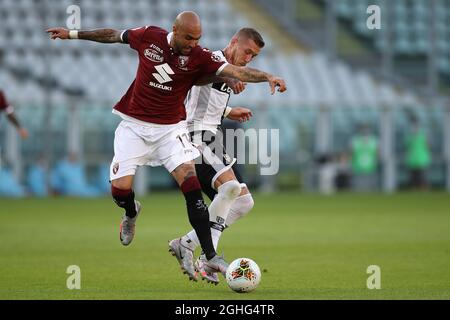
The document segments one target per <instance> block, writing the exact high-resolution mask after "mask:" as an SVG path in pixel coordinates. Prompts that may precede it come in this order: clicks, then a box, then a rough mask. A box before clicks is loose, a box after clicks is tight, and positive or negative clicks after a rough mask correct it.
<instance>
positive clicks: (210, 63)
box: [200, 48, 228, 75]
mask: <svg viewBox="0 0 450 320" xmlns="http://www.w3.org/2000/svg"><path fill="white" fill-rule="evenodd" d="M201 62H202V63H201V68H200V71H201V74H202V75H208V74H211V73H215V74H216V75H219V74H220V72H222V70H223V68H225V67H226V65H227V64H228V63H227V62H225V61H222V60H221V59H220V57H219V56H218V55H216V54H215V53H213V52H211V51H210V50H208V49H206V48H204V49H203V50H202V53H201Z"/></svg>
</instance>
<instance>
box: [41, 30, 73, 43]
mask: <svg viewBox="0 0 450 320" xmlns="http://www.w3.org/2000/svg"><path fill="white" fill-rule="evenodd" d="M45 32H47V33H50V39H52V40H55V39H58V38H59V39H63V40H64V39H69V30H67V29H64V28H50V29H47V30H45Z"/></svg>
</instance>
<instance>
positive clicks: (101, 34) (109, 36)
mask: <svg viewBox="0 0 450 320" xmlns="http://www.w3.org/2000/svg"><path fill="white" fill-rule="evenodd" d="M46 32H48V33H50V39H53V40H55V39H62V40H65V39H82V40H90V41H95V42H101V43H123V42H122V39H121V37H120V35H121V33H122V31H120V30H115V29H95V30H88V31H81V30H80V31H77V30H68V29H64V28H50V29H47V30H46Z"/></svg>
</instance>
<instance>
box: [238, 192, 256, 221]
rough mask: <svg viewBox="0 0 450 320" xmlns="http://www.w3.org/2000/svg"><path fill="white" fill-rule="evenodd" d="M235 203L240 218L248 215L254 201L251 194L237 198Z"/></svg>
mask: <svg viewBox="0 0 450 320" xmlns="http://www.w3.org/2000/svg"><path fill="white" fill-rule="evenodd" d="M235 201H236V203H237V207H238V208H239V211H240V213H241V215H242V216H245V215H246V214H248V213H249V212H250V211H251V210H252V209H253V207H254V206H255V201H254V200H253V197H252V194H251V193H247V194H244V195H243V196H239V197H238V198H237V199H236V200H235Z"/></svg>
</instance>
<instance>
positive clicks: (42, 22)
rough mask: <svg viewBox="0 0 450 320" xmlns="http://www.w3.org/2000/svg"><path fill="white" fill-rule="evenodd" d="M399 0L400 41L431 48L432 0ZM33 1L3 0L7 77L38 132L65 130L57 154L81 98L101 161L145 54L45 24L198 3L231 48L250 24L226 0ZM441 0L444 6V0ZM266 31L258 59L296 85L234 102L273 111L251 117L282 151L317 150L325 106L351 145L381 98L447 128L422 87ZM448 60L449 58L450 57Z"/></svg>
mask: <svg viewBox="0 0 450 320" xmlns="http://www.w3.org/2000/svg"><path fill="white" fill-rule="evenodd" d="M366 2H368V1H366V0H345V1H340V2H339V6H338V12H339V15H340V16H342V17H343V18H346V19H352V17H353V15H354V12H355V11H356V10H360V9H361V8H362V7H363V6H364V5H365V3H366ZM398 2H399V3H401V4H398V5H397V6H396V14H398V15H399V16H402V17H404V18H402V19H399V20H398V21H397V22H396V32H397V33H398V37H397V40H396V48H397V49H396V50H397V52H398V53H405V52H406V53H411V52H420V53H423V52H424V50H426V44H424V43H425V42H426V38H427V37H426V32H427V22H426V20H424V19H425V18H423V19H422V17H425V16H426V15H422V14H417V12H421V10H423V7H424V6H425V1H422V2H420V4H418V5H414V6H412V7H411V8H409V7H408V5H407V3H406V2H407V1H406V0H400V1H398ZM31 3H32V6H33V8H34V9H32V10H30V1H29V0H3V1H2V5H1V6H0V20H1V21H2V26H3V27H2V30H1V31H0V32H1V34H0V51H1V53H2V54H1V55H0V56H2V59H1V61H0V63H1V64H2V68H0V86H1V87H2V89H3V90H5V92H7V93H8V96H9V97H11V100H12V101H13V102H14V103H15V104H16V105H17V106H18V113H19V115H20V116H21V117H22V118H23V119H24V120H23V122H24V123H25V124H26V125H27V127H28V128H29V129H30V131H31V132H33V133H34V134H35V135H40V134H43V132H44V129H45V127H46V126H49V127H50V128H51V131H52V135H53V136H55V137H58V138H57V139H55V140H54V145H53V149H54V151H55V153H56V154H55V158H58V157H61V156H62V155H64V154H65V153H66V152H67V150H66V140H65V139H66V138H67V137H66V135H67V132H66V131H67V126H68V121H69V117H70V113H69V110H70V108H69V105H70V102H69V101H75V103H76V104H77V107H78V110H79V111H80V112H79V118H80V124H81V126H82V129H83V130H82V132H83V137H82V139H81V140H82V141H83V142H82V144H83V153H84V155H85V160H87V163H95V164H98V165H100V164H99V162H100V160H98V159H101V162H102V163H103V162H104V161H105V160H107V159H108V157H107V156H105V155H111V154H112V134H113V130H114V128H115V125H116V124H117V123H118V121H119V119H118V118H117V117H115V116H113V115H111V107H112V105H113V104H114V103H115V102H116V101H117V100H118V99H119V98H120V97H121V96H122V95H123V93H124V92H125V91H126V90H127V88H128V86H129V84H130V83H131V81H132V80H133V79H134V75H135V71H136V66H137V59H136V55H135V52H134V51H133V50H130V49H129V48H128V47H127V46H120V45H98V44H95V43H92V42H87V41H64V42H63V41H50V40H49V38H48V35H47V34H46V33H45V32H44V31H45V29H46V28H47V27H54V26H65V24H66V20H67V17H68V14H67V13H66V8H67V7H68V6H70V5H73V4H75V5H79V6H80V8H81V28H82V29H92V28H100V27H112V28H116V29H125V28H131V27H137V26H141V25H159V26H161V27H164V28H166V29H170V28H171V24H172V21H173V19H174V18H175V16H176V15H177V13H179V12H180V11H181V10H194V11H197V12H198V13H199V14H200V16H201V18H202V22H203V29H204V32H203V33H204V35H203V37H202V40H201V44H202V45H203V46H205V47H208V48H210V49H213V50H217V49H221V48H223V47H224V46H225V45H226V44H227V43H228V40H229V39H230V37H231V36H232V35H233V34H234V32H235V31H236V30H237V29H238V28H240V27H243V26H248V25H249V22H248V20H246V17H245V15H244V14H242V13H239V12H237V11H235V10H234V9H233V7H232V6H231V5H229V3H228V2H227V1H219V0H213V1H207V0H200V1H194V0H173V1H163V0H136V1H133V5H132V6H130V4H129V1H127V0H114V1H104V0H99V1H88V0H79V1H76V0H62V1H32V2H31ZM439 3H440V5H441V6H443V2H442V1H441V2H439ZM366 7H367V6H366ZM366 7H364V8H366ZM364 10H365V9H364ZM449 10H450V9H447V8H445V10H444V9H443V11H442V12H444V13H445V14H444V13H440V14H439V17H440V18H439V20H438V23H439V25H440V26H441V28H440V30H441V31H442V32H444V33H445V34H446V35H447V33H446V32H447V30H446V28H443V27H442V26H443V25H442V24H443V23H445V21H446V20H445V19H446V18H447V16H448V15H449V13H450V11H449ZM409 11H411V12H409ZM42 12H45V14H42ZM410 14H413V15H414V14H417V15H418V16H420V17H421V18H420V19H414V20H413V21H414V30H413V31H412V33H411V34H410V33H408V31H407V30H406V29H405V28H404V26H405V22H406V20H407V19H409V18H408V17H409V15H410ZM229 21H233V24H230V23H229ZM364 23H365V21H364ZM360 24H361V21H359V20H357V19H355V20H354V28H355V30H356V31H357V32H361V33H363V34H365V33H366V29H364V28H359V27H358V26H359V25H360ZM39 26H40V27H39ZM12 30H14V32H12ZM366 36H367V37H370V35H367V34H366ZM265 38H266V42H267V47H266V48H265V49H264V50H263V52H262V54H261V55H260V56H259V57H258V58H257V59H256V60H255V61H254V62H253V63H252V65H253V66H255V67H257V68H261V69H264V70H269V71H270V72H272V73H274V74H279V75H281V76H283V77H284V78H285V79H286V81H287V84H288V87H289V92H288V94H284V95H274V96H270V94H269V92H268V88H267V86H266V85H251V86H248V87H247V90H246V92H244V93H243V94H240V95H237V96H233V97H232V100H231V104H232V105H243V106H248V107H250V108H253V109H254V110H256V111H258V110H263V109H264V110H267V114H266V113H264V114H261V113H259V114H258V112H255V119H254V121H252V122H251V123H250V124H249V125H250V126H266V127H273V128H282V130H281V132H280V140H281V141H282V143H281V144H280V147H281V153H282V154H286V155H289V154H297V153H298V150H299V148H306V149H307V150H308V152H310V153H314V148H313V145H314V137H313V136H314V127H315V121H316V118H317V112H318V110H319V107H321V106H327V108H329V109H330V110H331V114H332V120H333V139H334V141H333V144H332V148H334V149H336V150H335V151H339V150H341V149H344V148H345V146H347V144H348V140H349V137H350V135H351V131H352V130H351V129H352V128H353V127H354V126H355V125H356V124H357V123H358V122H360V121H361V120H362V119H363V118H364V119H365V120H366V121H367V122H369V123H371V124H372V125H373V126H374V127H375V128H377V127H378V121H379V116H380V107H383V106H385V105H390V106H395V109H396V111H395V121H396V123H397V124H398V127H397V131H399V130H401V128H402V126H406V125H407V124H406V123H407V122H406V117H407V113H406V112H404V109H405V108H406V109H408V110H412V112H416V113H417V114H418V115H419V117H421V120H423V123H424V124H426V125H433V126H436V127H435V128H442V119H443V117H442V113H443V112H444V111H443V109H440V108H436V110H434V111H433V113H431V114H429V113H427V114H424V113H422V112H421V109H420V106H421V105H422V104H423V103H422V102H421V101H420V100H419V99H418V98H417V96H416V95H415V93H414V92H407V91H398V90H397V89H396V88H395V87H393V86H391V85H390V84H388V83H379V82H378V81H377V80H376V79H375V78H374V77H372V76H371V75H370V74H369V73H367V72H365V71H361V70H358V71H356V70H353V69H352V68H351V67H350V66H349V65H347V64H345V63H343V62H341V61H339V60H336V61H329V60H327V58H326V56H325V55H324V54H323V53H321V52H313V53H311V54H307V53H304V52H300V51H299V52H296V53H293V54H292V53H289V54H287V53H285V52H284V51H283V50H282V48H278V47H277V46H276V45H275V42H274V40H273V39H270V37H267V36H266V35H265ZM374 43H375V45H376V46H377V47H379V48H380V49H381V48H382V46H383V44H382V43H380V42H379V41H378V40H377V39H374ZM440 46H442V48H444V47H445V50H442V52H443V54H444V53H445V54H448V50H449V48H450V44H449V42H446V41H441V42H440ZM444 60H445V61H446V63H448V59H444ZM441 65H445V63H441ZM442 70H443V71H446V70H447V71H449V70H450V69H445V68H442ZM49 103H51V104H52V112H51V122H50V123H45V121H46V120H45V109H46V106H48V104H49ZM4 128H5V126H4V125H2V126H1V127H0V139H4V135H5V132H4V131H5V129H4ZM93 133H95V134H93ZM434 134H435V135H436V136H440V135H441V133H440V131H434ZM42 147H43V146H42V141H33V142H24V143H23V145H22V154H23V157H24V159H25V162H24V164H25V165H26V166H28V165H30V162H31V161H30V159H31V158H32V156H33V155H36V153H37V152H38V151H39V150H42ZM397 147H398V148H400V147H399V146H397ZM96 156H97V157H96ZM96 159H97V160H96ZM285 159H292V157H287V158H285ZM294 159H296V158H295V157H294ZM90 160H92V161H90ZM167 183H169V182H167Z"/></svg>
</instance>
